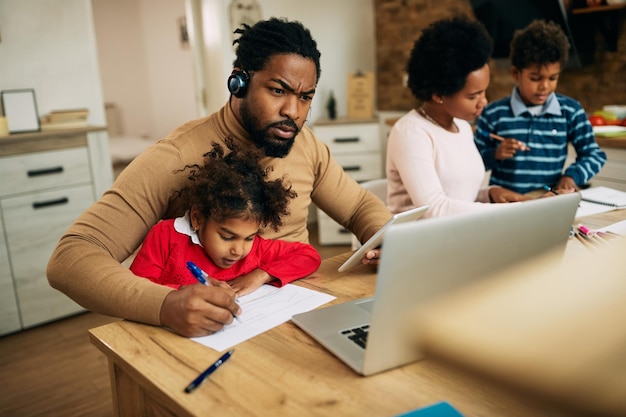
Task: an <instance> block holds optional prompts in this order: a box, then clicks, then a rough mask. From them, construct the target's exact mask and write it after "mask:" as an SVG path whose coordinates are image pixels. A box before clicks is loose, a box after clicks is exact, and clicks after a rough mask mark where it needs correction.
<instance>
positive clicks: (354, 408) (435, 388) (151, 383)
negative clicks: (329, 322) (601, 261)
mask: <svg viewBox="0 0 626 417" xmlns="http://www.w3.org/2000/svg"><path fill="white" fill-rule="evenodd" d="M590 220H591V219H587V222H588V224H589V225H590V226H594V227H596V225H601V226H603V225H606V224H609V223H610V222H611V221H610V220H607V219H604V218H603V217H602V216H598V217H596V221H597V223H592V222H591V221H590ZM602 222H605V223H606V222H608V223H606V224H601V223H602ZM598 227H600V226H598ZM576 243H577V242H575V241H574V242H570V243H569V244H568V245H572V244H574V245H575V244H576ZM348 255H349V253H346V254H343V255H338V256H335V257H332V258H329V259H326V260H324V261H323V263H322V266H321V267H320V269H319V270H318V271H317V272H316V273H315V274H314V275H313V276H311V277H309V278H306V279H302V280H299V281H297V283H298V285H302V286H305V287H307V288H311V289H314V290H319V291H323V292H326V293H330V294H332V295H334V296H335V297H337V299H336V300H334V301H333V303H338V302H344V301H347V300H351V299H356V298H362V297H367V296H371V295H372V293H373V290H374V284H375V279H376V273H375V268H374V267H371V266H365V265H361V266H358V267H356V268H354V269H351V270H350V271H348V272H344V273H338V272H337V268H338V267H339V265H341V263H342V262H343V261H344V260H345V259H346V258H347V256H348ZM89 333H90V337H91V341H92V342H93V343H94V344H95V345H96V346H97V347H98V348H99V349H100V350H101V351H102V352H104V353H105V355H106V356H107V357H108V360H109V366H110V375H111V386H112V392H113V405H114V409H115V412H116V415H118V416H138V415H158V416H206V415H219V416H237V417H244V416H259V415H267V416H377V417H381V416H395V415H398V414H401V413H405V412H407V411H409V410H413V409H416V408H420V407H424V406H426V405H430V404H433V403H435V402H439V401H448V402H450V403H451V404H453V405H454V406H455V407H456V408H457V409H458V410H459V411H460V412H461V413H462V414H463V415H464V416H465V417H471V416H509V417H510V416H534V417H538V416H552V417H554V416H561V415H563V416H565V415H568V414H567V413H565V412H562V411H560V410H558V409H555V408H554V407H551V406H548V405H546V404H543V403H538V402H535V401H533V400H529V399H528V398H524V397H519V396H516V395H513V394H511V393H510V392H508V391H505V390H503V389H500V388H497V387H496V386H495V385H492V384H490V383H489V382H486V381H482V380H480V379H478V378H475V377H473V376H470V375H466V374H464V373H462V372H459V371H456V370H454V369H452V368H450V367H447V366H445V365H442V364H439V363H436V362H434V361H431V360H429V359H426V360H422V361H419V362H415V363H413V364H409V365H406V366H403V367H400V368H397V369H393V370H390V371H387V372H383V373H380V374H377V375H373V376H369V377H362V376H359V375H357V374H356V373H354V372H353V371H352V370H351V369H350V368H348V367H347V366H346V365H344V364H343V362H341V361H340V360H338V359H337V358H335V357H334V356H333V355H332V354H331V353H329V352H328V351H327V350H326V349H324V348H323V347H322V346H320V345H319V344H317V343H316V342H315V341H313V340H312V339H311V338H310V337H309V336H307V335H306V334H305V333H304V332H302V331H301V330H300V329H299V328H297V327H296V326H295V325H294V324H293V323H291V322H287V323H284V324H282V325H280V326H278V327H276V328H274V329H272V330H270V331H267V332H265V333H263V334H261V335H259V336H256V337H254V338H252V339H249V340H248V341H246V342H244V343H241V344H239V345H237V346H236V347H235V353H234V354H233V356H232V358H231V359H230V360H229V361H228V362H227V363H226V364H225V365H224V366H223V368H220V369H219V370H218V371H217V372H215V373H214V374H213V375H212V376H211V377H210V378H209V379H208V380H207V381H206V382H205V383H204V384H203V385H202V386H201V387H200V388H198V389H197V390H196V391H195V392H193V393H192V394H186V393H184V392H183V389H184V387H185V386H186V385H187V384H188V383H189V382H190V381H191V380H192V379H194V378H195V377H196V376H197V375H198V374H199V373H200V372H201V371H203V370H204V369H206V368H207V366H208V365H210V364H211V363H212V362H213V361H215V360H216V359H217V358H218V357H219V353H218V352H215V351H214V350H212V349H210V348H207V347H205V346H203V345H201V344H199V343H196V342H194V341H192V340H189V339H186V338H184V337H180V336H177V335H175V334H172V333H171V332H169V331H167V330H164V329H162V328H159V327H153V326H148V325H143V324H139V323H133V322H130V321H119V322H114V323H110V324H107V325H104V326H101V327H98V328H95V329H91V330H90V332H89ZM77 371H79V370H77ZM144 413H145V414H144Z"/></svg>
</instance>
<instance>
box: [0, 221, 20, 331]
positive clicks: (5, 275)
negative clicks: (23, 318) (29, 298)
mask: <svg viewBox="0 0 626 417" xmlns="http://www.w3.org/2000/svg"><path fill="white" fill-rule="evenodd" d="M0 237H2V238H1V239H0V317H1V318H2V319H0V336H2V335H4V334H7V333H11V332H15V331H18V330H20V328H21V327H22V326H21V324H20V315H19V313H18V309H17V300H16V299H15V289H14V287H13V278H12V276H11V266H10V265H9V254H8V252H7V245H6V243H5V241H4V228H3V227H2V222H0Z"/></svg>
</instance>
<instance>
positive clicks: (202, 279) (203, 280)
mask: <svg viewBox="0 0 626 417" xmlns="http://www.w3.org/2000/svg"><path fill="white" fill-rule="evenodd" d="M187 269H188V270H190V271H191V274H192V275H193V276H194V278H195V279H196V280H198V282H199V283H200V284H202V285H207V286H209V287H210V286H211V284H210V283H209V281H207V278H208V277H209V274H207V273H206V272H204V271H203V270H202V269H200V268H199V267H198V265H196V264H194V263H193V262H191V261H187ZM233 318H234V319H235V320H237V321H238V322H239V323H241V319H240V318H239V317H237V316H235V315H234V314H233Z"/></svg>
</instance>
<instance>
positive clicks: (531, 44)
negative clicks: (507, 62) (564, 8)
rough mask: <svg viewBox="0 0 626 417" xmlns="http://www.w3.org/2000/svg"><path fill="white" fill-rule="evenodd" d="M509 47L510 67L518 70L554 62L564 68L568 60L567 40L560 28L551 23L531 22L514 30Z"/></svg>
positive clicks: (568, 44)
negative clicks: (522, 27)
mask: <svg viewBox="0 0 626 417" xmlns="http://www.w3.org/2000/svg"><path fill="white" fill-rule="evenodd" d="M510 46H511V48H510V51H511V52H510V58H511V65H513V66H514V67H515V68H517V69H519V70H522V69H524V68H529V67H531V66H533V65H539V66H545V65H548V64H553V63H555V62H558V63H560V64H561V67H564V66H565V64H567V60H568V59H569V48H570V43H569V40H568V39H567V36H566V35H565V33H564V32H563V29H561V26H559V25H558V24H557V23H554V22H551V21H545V20H533V21H532V22H531V23H530V24H529V25H528V26H526V27H525V28H524V29H520V30H516V31H515V33H514V34H513V40H512V41H511V45H510Z"/></svg>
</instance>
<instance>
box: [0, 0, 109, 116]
mask: <svg viewBox="0 0 626 417" xmlns="http://www.w3.org/2000/svg"><path fill="white" fill-rule="evenodd" d="M0 31H1V32H0V34H1V35H2V42H1V43H0V90H7V89H15V88H34V89H35V95H36V99H37V106H38V110H39V114H40V115H43V114H45V113H48V112H49V111H51V110H58V109H68V108H79V107H87V108H88V109H89V111H90V113H89V122H90V123H91V124H98V125H104V108H103V107H102V90H101V84H100V71H99V68H98V61H97V56H96V53H95V40H94V33H93V24H92V19H91V5H90V4H89V3H88V2H85V1H83V0H46V1H43V2H42V1H39V0H20V1H14V0H0Z"/></svg>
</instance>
